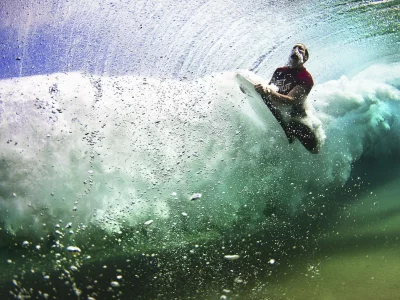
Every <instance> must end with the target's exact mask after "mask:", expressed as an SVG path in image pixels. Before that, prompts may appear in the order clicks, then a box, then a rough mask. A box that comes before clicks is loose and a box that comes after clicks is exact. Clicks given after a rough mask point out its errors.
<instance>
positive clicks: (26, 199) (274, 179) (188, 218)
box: [0, 64, 400, 239]
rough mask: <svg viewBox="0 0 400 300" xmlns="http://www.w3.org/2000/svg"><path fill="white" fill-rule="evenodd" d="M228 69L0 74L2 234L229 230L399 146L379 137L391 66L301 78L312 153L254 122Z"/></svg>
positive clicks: (389, 126) (390, 111) (397, 96)
mask: <svg viewBox="0 0 400 300" xmlns="http://www.w3.org/2000/svg"><path fill="white" fill-rule="evenodd" d="M241 73H242V74H243V73H245V74H247V76H250V77H252V78H253V79H254V80H258V81H260V80H262V79H261V78H259V77H258V76H257V75H256V74H254V73H251V72H249V71H241ZM235 75H236V73H234V72H226V73H218V74H214V75H209V76H206V77H203V78H199V79H197V80H193V81H188V80H172V79H155V78H145V77H134V76H118V77H106V76H94V75H88V74H83V73H58V74H51V75H38V76H31V77H25V78H13V79H5V80H2V81H1V82H0V104H1V105H0V122H1V123H0V124H1V128H0V143H1V144H2V150H1V153H0V155H1V157H0V162H1V168H0V170H1V171H0V172H1V173H0V174H1V185H2V186H1V191H2V193H1V195H0V197H1V199H0V205H1V221H2V223H3V224H4V226H5V228H6V230H7V231H9V232H10V233H11V232H12V233H13V234H16V235H19V234H20V235H26V234H28V233H29V234H31V233H33V234H34V236H36V237H39V236H40V235H41V234H42V233H44V232H50V231H53V229H54V226H55V225H56V224H58V223H60V222H64V223H65V224H67V223H69V222H72V224H74V225H73V226H75V227H76V226H78V224H79V226H88V225H94V226H97V227H99V228H103V229H105V230H106V231H108V232H119V231H120V230H121V228H123V227H124V228H125V227H132V228H135V227H138V226H142V225H143V223H145V222H148V223H147V224H148V225H150V224H151V223H152V224H153V225H151V226H154V225H156V226H157V228H160V229H161V230H160V235H162V236H168V235H169V232H170V231H168V230H167V229H168V228H171V226H178V227H179V226H186V227H189V228H196V230H198V231H200V232H201V231H205V230H207V229H208V228H210V227H214V228H218V229H221V230H228V229H229V228H230V227H231V226H232V224H234V223H235V222H238V221H240V220H241V218H247V219H250V220H251V222H253V223H254V224H257V221H259V220H262V219H265V217H266V216H265V213H266V210H265V206H266V202H267V201H268V200H271V199H273V201H274V203H275V205H276V206H279V207H280V209H282V210H286V211H288V213H291V214H296V210H297V209H298V208H299V206H300V205H301V204H302V203H303V202H304V201H310V200H312V201H315V202H317V203H318V202H319V203H323V201H324V197H325V196H324V195H325V193H326V191H328V190H330V189H335V188H338V187H340V186H342V185H343V184H344V183H345V182H346V180H347V179H348V178H349V176H350V171H351V167H352V164H353V163H354V162H355V161H357V160H358V159H359V158H360V157H361V156H363V155H371V156H374V155H380V154H381V152H382V151H385V152H386V153H389V152H391V151H392V152H396V151H399V149H400V142H399V140H398V139H396V138H391V137H394V136H395V132H398V131H399V130H400V128H399V120H398V116H399V112H400V111H399V110H400V105H399V100H400V92H399V82H400V81H399V80H400V66H399V65H395V64H394V65H376V66H372V67H370V68H368V69H367V70H365V71H363V72H361V73H359V74H358V75H356V76H354V77H353V78H348V77H345V76H343V77H341V78H340V79H338V80H333V81H329V82H326V83H323V84H318V85H316V86H315V87H314V89H313V91H312V93H311V94H310V96H309V97H308V100H307V101H308V103H307V110H308V114H309V116H310V120H311V122H312V123H313V124H314V126H316V128H318V132H319V134H320V136H321V137H322V138H323V139H324V143H323V145H322V148H321V152H320V154H318V155H312V154H309V153H308V152H307V151H306V150H305V149H304V148H303V146H302V145H301V144H300V143H299V142H296V143H294V144H290V145H289V144H288V143H287V139H286V137H285V135H284V133H283V131H282V130H281V128H280V126H279V125H278V124H277V122H276V120H275V119H274V118H273V116H272V115H271V114H270V113H269V111H267V109H266V108H265V109H266V111H265V118H260V114H259V111H257V109H260V106H259V103H258V104H257V103H255V102H254V101H255V100H254V98H253V97H247V96H246V95H245V94H243V93H242V92H241V90H240V88H239V85H238V82H237V80H236V79H235ZM261 109H263V107H261ZM377 146H378V147H377ZM196 193H198V195H197V196H196V197H194V199H193V197H192V195H194V194H196ZM191 197H192V201H191ZM267 217H268V216H267ZM150 221H152V222H150ZM172 235H173V234H171V236H170V238H171V239H173V236H172Z"/></svg>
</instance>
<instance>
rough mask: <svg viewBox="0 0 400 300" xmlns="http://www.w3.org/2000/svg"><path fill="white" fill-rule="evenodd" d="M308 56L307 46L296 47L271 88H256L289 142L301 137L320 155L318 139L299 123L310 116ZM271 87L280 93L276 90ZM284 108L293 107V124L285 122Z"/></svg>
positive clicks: (273, 77)
mask: <svg viewBox="0 0 400 300" xmlns="http://www.w3.org/2000/svg"><path fill="white" fill-rule="evenodd" d="M308 57H309V53H308V49H307V47H306V46H305V45H303V44H295V45H294V47H293V48H292V51H291V52H290V55H289V59H288V62H287V64H286V66H284V67H280V68H278V69H276V70H275V72H274V74H273V75H272V78H271V81H270V82H269V84H270V85H269V86H264V85H262V84H256V85H255V86H254V87H255V89H256V91H257V92H258V93H259V94H260V95H261V97H262V98H263V100H264V103H265V104H266V105H267V106H268V108H269V109H270V110H271V112H272V113H273V115H274V116H275V118H276V119H277V120H278V122H279V124H280V125H281V126H282V128H283V130H284V131H285V134H286V136H287V138H288V141H289V143H293V142H294V141H295V139H296V138H298V139H299V140H300V141H301V142H302V144H303V145H304V146H305V147H306V148H307V150H309V151H310V152H311V153H314V154H316V153H318V152H319V143H318V139H317V138H316V136H315V134H314V133H313V131H312V130H311V129H310V128H309V127H308V126H306V125H305V124H303V123H302V122H300V121H299V120H301V118H304V117H306V116H307V114H306V111H305V108H304V103H305V100H306V99H307V96H308V94H309V93H310V91H311V89H312V87H313V85H314V81H313V78H312V76H311V74H310V73H308V71H307V70H306V68H305V67H304V63H305V62H306V61H307V60H308ZM271 85H272V86H275V87H276V88H277V90H274V89H272V88H271ZM280 105H286V106H291V109H290V113H289V115H290V120H289V121H285V120H284V118H283V116H282V113H281V111H280V110H279V106H280Z"/></svg>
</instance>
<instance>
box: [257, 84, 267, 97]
mask: <svg viewBox="0 0 400 300" xmlns="http://www.w3.org/2000/svg"><path fill="white" fill-rule="evenodd" d="M254 88H255V89H256V91H257V92H258V93H259V94H260V95H261V96H269V95H270V94H271V89H270V88H269V87H266V86H263V85H262V84H256V85H255V86H254Z"/></svg>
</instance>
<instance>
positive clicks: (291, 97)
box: [254, 84, 309, 105]
mask: <svg viewBox="0 0 400 300" xmlns="http://www.w3.org/2000/svg"><path fill="white" fill-rule="evenodd" d="M254 87H255V89H256V91H257V92H258V93H259V94H260V95H261V96H263V97H267V98H268V100H269V101H271V102H272V103H274V104H283V105H293V104H294V103H296V102H297V103H298V102H304V101H305V100H306V98H307V95H308V93H309V91H308V89H307V87H306V86H305V85H303V84H300V85H296V86H295V87H294V88H293V89H292V90H291V91H290V92H289V94H287V95H283V94H279V93H278V92H275V91H274V90H272V89H270V88H269V87H264V86H263V85H262V84H257V85H255V86H254Z"/></svg>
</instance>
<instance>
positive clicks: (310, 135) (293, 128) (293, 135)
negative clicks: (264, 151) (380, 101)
mask: <svg viewBox="0 0 400 300" xmlns="http://www.w3.org/2000/svg"><path fill="white" fill-rule="evenodd" d="M236 78H237V81H238V83H239V88H240V90H241V91H242V93H244V94H245V95H247V96H249V97H252V98H254V97H257V98H258V103H257V104H256V106H258V107H255V109H256V110H259V112H258V113H260V112H261V111H262V110H263V109H262V107H260V105H262V106H264V107H268V109H269V111H270V112H271V113H272V115H273V116H274V117H275V119H276V121H277V122H278V123H279V125H280V126H281V127H282V129H283V131H284V132H285V134H286V137H287V139H288V141H289V143H293V142H294V141H295V139H298V140H299V141H300V143H301V144H302V145H303V146H304V147H305V148H306V149H307V150H308V151H309V152H311V153H313V154H317V153H318V152H319V145H320V141H319V140H318V137H317V135H316V133H315V132H314V130H313V129H312V128H311V127H310V126H308V125H306V124H304V123H302V122H300V121H299V120H298V119H294V118H291V117H289V116H287V115H286V114H285V113H284V112H283V111H282V109H280V108H279V107H277V106H275V105H273V104H272V103H271V102H269V101H268V99H267V98H266V97H261V95H260V94H259V93H258V92H257V91H256V89H255V88H254V85H255V83H254V82H252V81H251V80H250V79H249V78H247V77H245V76H243V75H241V74H236ZM265 117H266V115H265Z"/></svg>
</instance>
